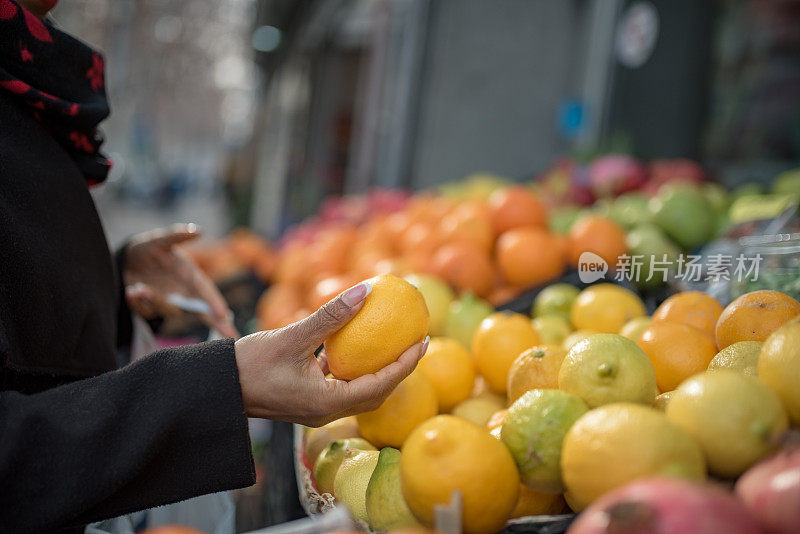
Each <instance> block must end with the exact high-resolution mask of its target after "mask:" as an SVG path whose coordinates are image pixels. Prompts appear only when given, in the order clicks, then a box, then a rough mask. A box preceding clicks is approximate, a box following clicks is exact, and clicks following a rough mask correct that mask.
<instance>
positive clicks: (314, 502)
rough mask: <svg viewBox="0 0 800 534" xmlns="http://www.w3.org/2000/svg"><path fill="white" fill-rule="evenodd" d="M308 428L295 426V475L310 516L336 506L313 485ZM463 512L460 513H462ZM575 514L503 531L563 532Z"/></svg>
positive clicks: (535, 519) (530, 520)
mask: <svg viewBox="0 0 800 534" xmlns="http://www.w3.org/2000/svg"><path fill="white" fill-rule="evenodd" d="M304 432H305V430H304V428H303V426H302V425H294V466H295V477H296V479H297V491H298V495H299V498H300V504H301V505H302V507H303V510H305V512H306V514H308V515H309V516H312V517H313V516H316V515H320V514H326V513H328V512H331V511H333V510H334V509H336V503H335V501H334V498H333V496H332V495H330V494H329V493H323V494H320V493H319V492H318V491H317V488H316V487H315V486H314V476H313V474H312V472H311V465H310V461H309V460H308V458H306V455H305V452H304V451H303V434H304ZM447 515H448V514H447V513H446V512H445V513H444V514H443V521H444V522H445V523H449V522H448V521H447ZM459 515H460V514H459ZM574 518H575V514H559V515H541V516H530V517H521V518H518V519H511V520H509V521H508V522H507V523H506V525H505V528H504V529H503V530H502V532H503V533H504V534H523V533H524V534H562V533H563V532H566V530H567V528H568V527H569V525H570V523H571V522H572V520H573V519H574ZM353 522H354V523H355V524H356V525H358V526H359V527H360V528H361V529H362V530H365V531H368V530H369V528H368V526H367V525H366V524H365V523H363V522H362V521H359V520H357V519H353ZM437 531H440V532H443V533H444V534H456V532H457V531H456V532H454V531H453V530H452V528H448V527H447V526H445V528H442V526H440V525H439V524H438V522H437Z"/></svg>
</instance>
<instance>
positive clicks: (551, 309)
mask: <svg viewBox="0 0 800 534" xmlns="http://www.w3.org/2000/svg"><path fill="white" fill-rule="evenodd" d="M578 293H580V289H578V288H577V287H575V286H573V285H571V284H564V283H559V284H551V285H549V286H547V287H546V288H544V289H542V290H541V291H539V293H538V294H537V295H536V298H534V299H533V309H532V310H531V315H533V316H534V317H542V316H544V315H560V316H561V317H563V318H564V319H567V320H569V312H570V309H571V308H572V303H573V302H575V299H576V298H578Z"/></svg>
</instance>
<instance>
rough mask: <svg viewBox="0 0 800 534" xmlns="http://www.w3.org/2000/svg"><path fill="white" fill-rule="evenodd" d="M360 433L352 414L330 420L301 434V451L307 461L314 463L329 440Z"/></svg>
mask: <svg viewBox="0 0 800 534" xmlns="http://www.w3.org/2000/svg"><path fill="white" fill-rule="evenodd" d="M360 436H361V434H359V433H358V423H357V422H356V418H355V417H353V416H350V417H342V418H341V419H337V420H336V421H331V422H330V423H328V424H327V425H324V426H321V427H319V428H309V429H308V430H306V433H305V435H304V436H303V444H304V446H303V451H304V452H305V454H306V458H308V462H309V463H310V464H311V465H314V462H316V461H317V458H318V457H319V453H321V452H322V450H323V449H324V448H325V447H327V446H328V445H330V443H331V442H333V441H334V440H337V439H345V438H357V437H360Z"/></svg>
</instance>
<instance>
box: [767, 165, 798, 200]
mask: <svg viewBox="0 0 800 534" xmlns="http://www.w3.org/2000/svg"><path fill="white" fill-rule="evenodd" d="M772 192H773V193H776V194H779V193H800V168H798V169H792V170H789V171H784V172H782V173H780V174H779V175H778V176H776V177H775V180H773V182H772Z"/></svg>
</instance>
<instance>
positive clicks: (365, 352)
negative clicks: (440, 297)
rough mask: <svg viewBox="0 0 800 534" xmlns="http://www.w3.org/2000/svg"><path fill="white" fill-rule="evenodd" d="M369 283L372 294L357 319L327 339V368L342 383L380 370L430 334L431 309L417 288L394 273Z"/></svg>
mask: <svg viewBox="0 0 800 534" xmlns="http://www.w3.org/2000/svg"><path fill="white" fill-rule="evenodd" d="M368 282H369V283H370V286H371V287H372V291H371V292H370V294H369V295H367V298H366V299H365V300H364V304H363V305H362V307H361V309H360V310H359V311H358V313H357V314H356V316H355V317H353V318H352V319H351V320H350V322H348V323H347V324H346V325H344V326H343V327H342V328H341V329H340V330H339V331H338V332H336V333H335V334H333V335H332V336H330V337H329V338H328V339H326V340H325V352H326V353H327V355H328V366H329V367H330V370H331V373H332V374H333V376H335V377H336V378H340V379H342V380H353V379H355V378H358V377H359V376H363V375H366V374H370V373H375V372H377V371H380V370H381V369H382V368H384V367H386V366H387V365H389V364H390V363H392V362H394V361H395V360H397V358H398V357H400V355H401V354H402V353H403V351H405V350H406V349H407V348H409V347H410V346H411V345H413V344H414V343H420V342H422V340H423V339H425V336H427V335H428V326H429V317H428V308H427V307H426V306H425V299H424V298H423V296H422V293H420V292H419V290H417V288H415V287H414V286H412V285H411V284H409V283H408V282H406V281H405V280H403V279H402V278H398V277H396V276H394V275H391V274H382V275H380V276H376V277H375V278H371V279H370V280H368Z"/></svg>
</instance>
